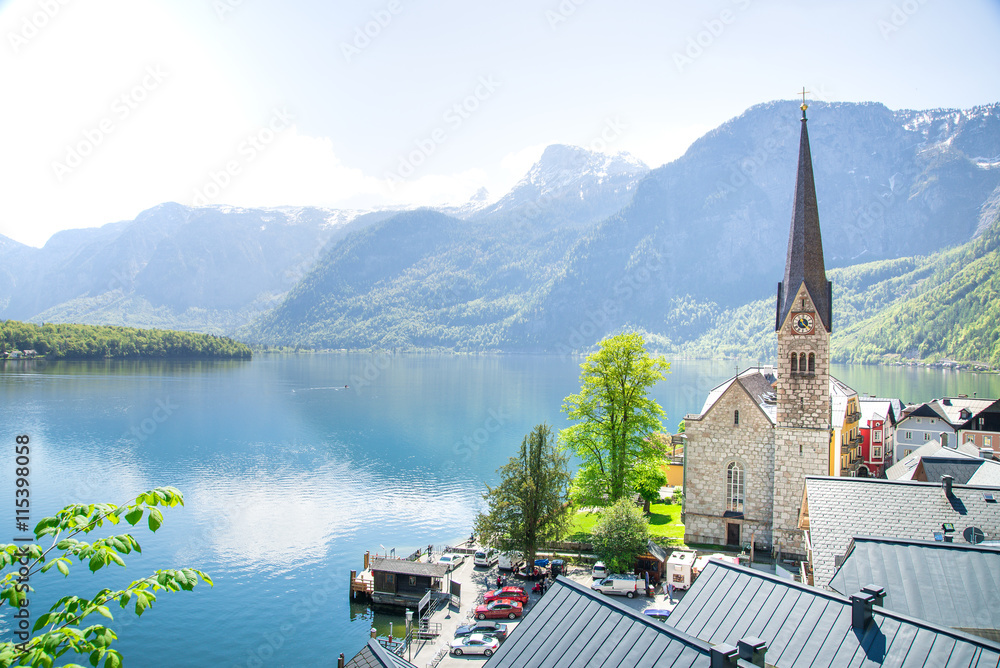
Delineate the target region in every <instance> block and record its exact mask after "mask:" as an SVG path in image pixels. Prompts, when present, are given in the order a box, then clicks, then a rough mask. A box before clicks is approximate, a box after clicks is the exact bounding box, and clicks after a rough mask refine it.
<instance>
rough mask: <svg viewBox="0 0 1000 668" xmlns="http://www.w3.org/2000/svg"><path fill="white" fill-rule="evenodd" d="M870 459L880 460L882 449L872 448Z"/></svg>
mask: <svg viewBox="0 0 1000 668" xmlns="http://www.w3.org/2000/svg"><path fill="white" fill-rule="evenodd" d="M872 457H874V458H875V459H882V448H880V447H878V446H876V447H874V448H872Z"/></svg>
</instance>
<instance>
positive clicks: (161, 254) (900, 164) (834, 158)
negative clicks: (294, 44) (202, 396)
mask: <svg viewBox="0 0 1000 668" xmlns="http://www.w3.org/2000/svg"><path fill="white" fill-rule="evenodd" d="M808 113H809V116H810V120H809V135H810V142H811V148H812V158H813V168H814V173H815V180H816V188H817V194H818V200H819V213H820V220H821V223H822V227H823V240H824V251H825V256H826V263H827V267H828V269H829V270H830V275H831V278H832V279H833V280H834V284H835V290H836V292H835V300H836V302H835V303H836V307H835V308H836V309H837V311H836V313H835V338H834V342H835V345H836V342H837V341H838V340H840V339H838V338H837V337H839V336H841V335H843V336H845V337H848V338H845V339H843V340H844V341H850V342H851V344H850V345H851V346H853V348H852V349H851V350H847V349H840V352H838V355H840V356H841V358H842V359H865V360H870V359H881V358H882V357H881V356H883V355H884V354H887V353H888V354H893V355H897V356H912V355H917V356H929V357H934V356H937V355H951V354H953V353H952V352H949V351H951V350H966V351H969V354H971V351H973V350H976V351H982V353H981V354H982V355H984V357H983V359H986V358H987V357H989V354H988V353H989V351H990V350H991V348H990V343H989V341H990V338H989V337H990V334H989V332H988V331H986V330H988V329H989V327H988V323H986V324H984V325H982V327H983V328H985V329H984V330H983V334H982V336H981V337H979V339H977V341H979V343H976V344H975V345H972V346H971V347H969V346H966V347H963V345H964V344H962V343H961V342H959V341H957V340H956V341H954V342H952V341H951V339H949V338H948V337H949V336H951V335H950V334H949V335H945V334H943V333H938V332H937V328H939V327H940V326H941V324H942V323H941V322H938V321H936V320H934V318H930V320H932V321H934V322H935V325H934V328H935V332H933V333H928V336H934V337H937V338H933V339H928V340H926V341H920V340H918V337H919V334H920V332H921V331H923V330H921V329H920V328H919V327H916V326H915V325H914V327H910V325H909V324H906V323H903V324H905V325H906V327H904V328H903V329H902V330H901V331H907V332H910V329H914V328H915V329H914V332H916V334H914V336H915V337H917V338H910V339H906V338H905V337H904V338H899V337H895V336H894V335H893V336H890V333H889V332H886V331H880V330H877V329H875V323H877V322H878V317H879V316H880V315H883V314H884V313H887V312H890V309H893V308H901V309H904V310H903V311H899V312H898V313H896V312H894V311H893V313H894V314H895V315H896V317H898V318H900V319H905V318H906V317H909V315H908V312H907V311H906V309H907V308H909V309H912V310H913V312H914V313H918V314H920V313H922V311H921V309H936V311H935V312H941V313H947V314H948V315H947V317H948V318H951V320H950V321H949V322H951V326H952V328H953V329H954V330H955V331H956V332H960V331H964V328H965V326H966V325H967V324H968V325H972V324H973V321H974V320H975V318H974V313H973V312H972V311H971V310H970V309H969V308H968V305H967V304H966V303H965V302H962V299H964V296H965V295H966V294H971V295H974V298H976V299H978V298H980V297H982V298H983V299H985V298H986V297H988V296H989V294H990V293H989V289H991V288H990V287H989V286H990V285H992V284H991V283H990V282H989V281H988V280H987V274H986V273H985V271H986V270H985V269H984V270H982V271H978V270H977V269H975V268H981V267H982V266H983V264H982V263H983V262H986V263H987V266H989V265H988V262H989V260H988V258H989V257H992V256H990V255H989V253H987V254H986V255H983V256H982V258H980V257H979V256H976V258H975V260H974V261H972V260H970V268H968V269H966V268H964V267H957V266H955V265H954V264H947V263H949V262H952V260H949V259H948V258H953V257H955V256H952V255H949V253H960V252H966V251H964V250H962V249H964V248H966V245H967V244H969V243H973V242H978V241H979V240H980V239H990V238H992V237H990V235H991V234H992V230H993V227H994V223H995V220H996V218H997V216H998V214H1000V104H994V105H988V106H983V107H977V108H974V109H969V110H955V109H936V110H927V111H911V110H903V111H892V110H890V109H888V108H886V107H885V106H883V105H881V104H876V103H865V104H849V103H815V104H813V105H812V106H811V107H810V109H809V112H808ZM799 117H800V112H799V109H798V104H797V103H795V102H784V101H781V102H771V103H767V104H761V105H757V106H755V107H752V108H751V109H748V110H747V111H746V112H744V113H743V114H741V115H740V116H738V117H736V118H733V119H732V120H730V121H728V122H726V123H724V124H723V125H721V126H720V127H718V128H716V129H715V130H713V131H711V132H709V133H708V134H706V135H705V136H703V137H701V138H700V139H699V140H697V141H696V142H695V143H694V144H692V146H691V147H690V148H689V150H688V151H687V152H686V153H685V154H684V155H683V156H682V157H680V158H679V159H677V160H675V161H673V162H671V163H669V164H666V165H663V166H661V167H658V168H656V169H653V170H650V169H648V167H647V166H646V165H644V164H642V163H641V162H639V161H638V160H636V159H634V158H632V157H631V156H628V155H627V154H618V155H613V156H608V155H603V154H598V153H593V152H590V151H587V150H585V149H580V148H575V147H569V146H562V145H555V146H550V147H548V148H547V149H546V150H545V151H544V152H543V154H542V156H541V158H540V159H539V161H538V162H537V163H536V164H535V165H533V166H532V167H531V169H530V170H529V171H528V173H527V174H526V175H525V176H524V178H523V179H521V180H520V181H519V182H518V183H517V184H516V185H515V186H514V187H513V188H512V189H511V190H510V192H508V193H506V194H504V195H503V196H501V197H500V198H499V199H496V200H495V201H493V200H491V198H490V196H489V194H488V193H486V192H485V191H480V192H479V193H477V194H476V196H474V197H473V198H472V199H471V200H470V201H469V202H468V203H466V204H464V205H462V206H459V207H451V208H445V209H438V210H430V209H420V210H414V211H399V210H394V211H389V210H385V211H378V212H370V213H367V214H363V215H362V214H358V213H356V212H342V211H330V210H323V209H308V208H304V209H291V208H282V209H235V208H226V207H212V208H203V209H189V208H187V207H181V206H179V205H176V204H164V205H161V206H159V207H155V208H154V209H151V210H150V211H147V212H144V213H143V214H141V215H140V216H138V217H137V218H136V219H135V220H133V221H123V222H119V223H113V224H111V225H106V226H104V227H102V228H98V229H94V230H75V231H70V232H64V233H60V234H58V235H55V236H54V237H53V238H52V239H51V240H50V242H49V243H48V244H46V246H45V248H43V249H40V250H39V249H30V248H27V247H22V246H20V245H18V244H13V243H3V242H2V240H0V268H2V271H0V317H6V318H19V319H24V320H28V319H30V320H35V321H38V320H47V321H74V322H88V323H104V324H129V325H138V326H160V327H171V328H180V329H193V330H200V331H209V332H219V333H228V332H234V331H236V332H239V335H240V336H243V337H245V338H246V339H247V340H249V341H251V342H254V343H258V344H282V345H300V346H306V347H317V348H371V347H383V348H388V347H391V348H404V349H405V348H423V349H448V350H470V351H472V350H490V351H496V350H503V351H524V352H536V351H537V352H558V353H561V354H567V353H573V352H583V351H586V350H587V349H589V348H591V347H592V346H593V345H594V344H595V343H596V342H597V341H599V340H600V339H601V338H602V337H603V336H604V335H606V334H609V333H612V332H616V331H620V330H621V329H622V328H631V329H636V330H640V331H644V332H646V333H647V337H648V340H649V341H650V342H651V343H652V344H653V345H654V346H655V347H656V348H658V349H660V350H662V351H665V352H674V353H680V354H697V355H706V356H718V355H722V354H727V355H728V354H755V355H761V356H764V355H773V352H769V350H770V348H769V347H770V346H771V345H772V343H771V340H772V339H773V334H772V333H771V332H772V331H773V320H772V318H773V312H772V311H773V299H774V290H775V286H776V284H777V282H778V280H779V279H780V277H781V275H782V270H783V266H784V259H785V249H786V245H787V238H788V237H787V235H788V227H789V220H790V216H791V209H792V206H791V199H792V194H793V191H794V179H795V166H796V163H797V150H798V136H799V127H800V121H799ZM983 243H985V242H983ZM970 252H971V251H970ZM963 257H964V256H963ZM939 262H945V265H939V264H938V263H939ZM973 265H974V267H973ZM935 272H938V273H937V274H936V273H935ZM948 272H951V273H952V274H954V275H955V276H956V277H959V278H961V280H962V281H968V282H963V283H962V284H961V285H959V286H957V287H954V288H950V287H948V286H947V285H946V284H945V283H942V282H941V281H943V279H944V278H945V277H947V275H948ZM936 275H939V278H936V279H933V280H931V279H932V277H933V276H936ZM938 284H940V285H941V290H943V291H944V292H942V294H946V295H948V299H952V300H954V301H956V302H957V303H959V305H958V306H957V307H956V309H951V308H950V307H949V304H950V303H951V302H949V303H937V302H935V301H934V299H935V297H934V294H935V293H925V292H922V290H924V289H925V286H931V285H938ZM926 289H929V287H927V288H926ZM983 290H986V292H985V293H984V292H983ZM959 292H960V293H961V294H959ZM909 300H917V301H909ZM983 303H986V302H983ZM904 304H906V306H905V307H904V306H903V305H904ZM923 317H924V319H925V320H927V319H928V317H927V314H924V316H923ZM942 317H944V316H942ZM900 322H903V321H902V320H901V321H900ZM907 322H908V321H907ZM911 333H912V332H911ZM900 336H902V334H900ZM925 343H926V345H924V344H925ZM953 344H954V345H953ZM845 345H846V344H845ZM970 345H971V344H970ZM890 349H891V350H890ZM962 354H966V353H962ZM976 354H977V355H979V354H980V353H978V352H977V353H976Z"/></svg>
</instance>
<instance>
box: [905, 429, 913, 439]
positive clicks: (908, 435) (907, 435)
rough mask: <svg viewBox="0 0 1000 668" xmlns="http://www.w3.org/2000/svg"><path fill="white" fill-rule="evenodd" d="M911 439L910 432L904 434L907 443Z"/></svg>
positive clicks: (911, 434)
mask: <svg viewBox="0 0 1000 668" xmlns="http://www.w3.org/2000/svg"><path fill="white" fill-rule="evenodd" d="M911 438H913V432H912V431H908V432H906V440H907V441H909V440H910V439H911Z"/></svg>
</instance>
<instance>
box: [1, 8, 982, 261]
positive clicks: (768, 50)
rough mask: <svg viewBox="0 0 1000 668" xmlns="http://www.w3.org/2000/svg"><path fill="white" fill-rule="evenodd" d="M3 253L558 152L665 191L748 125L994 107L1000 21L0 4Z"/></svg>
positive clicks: (970, 13)
mask: <svg viewBox="0 0 1000 668" xmlns="http://www.w3.org/2000/svg"><path fill="white" fill-rule="evenodd" d="M0 35H2V37H3V43H2V44H0V91H2V92H3V98H2V99H3V104H2V105H0V127H2V135H0V184H2V190H0V234H4V235H6V236H8V237H11V238H13V239H16V240H18V241H21V242H23V243H27V244H31V245H35V246H40V245H42V244H43V243H44V242H45V241H46V240H47V239H48V237H49V236H50V235H51V234H52V233H53V232H55V231H57V230H60V229H66V228H72V227H91V226H96V225H102V224H104V223H108V222H113V221H117V220H124V219H131V218H133V217H135V216H136V214H138V213H139V212H140V211H142V210H144V209H147V208H149V207H151V206H155V205H156V204H159V203H161V202H165V201H176V202H180V203H182V204H205V203H210V204H234V205H240V206H280V205H315V206H326V207H371V206H376V205H380V204H438V203H445V202H459V201H464V200H466V199H468V197H469V196H470V195H472V194H473V193H474V192H475V191H476V190H477V189H478V188H479V187H481V186H486V187H487V188H489V190H490V193H491V194H492V195H493V197H499V196H500V195H501V194H503V192H504V191H505V190H506V189H507V188H509V187H510V186H511V185H513V183H515V182H516V181H517V180H518V179H519V178H520V177H521V176H522V175H523V174H524V172H525V171H526V170H527V169H528V168H529V167H530V165H531V163H532V162H534V160H536V159H537V158H538V156H539V155H540V154H541V151H542V149H543V148H544V147H545V146H546V145H548V144H553V143H568V144H576V145H580V146H586V147H590V148H594V149H597V150H603V151H606V152H617V151H628V152H630V153H632V154H634V155H635V156H637V157H639V158H640V159H642V160H644V161H645V162H646V163H648V164H649V165H650V166H651V167H656V166H659V165H661V164H663V163H665V162H669V161H670V160H673V159H675V158H677V157H679V156H680V155H681V154H682V153H683V152H684V151H685V150H686V148H687V147H688V145H689V144H690V143H691V142H692V141H693V140H694V139H696V138H697V137H699V136H700V135H701V134H703V133H704V132H706V131H707V130H710V129H711V128H713V127H715V126H717V125H719V124H720V123H722V122H724V121H726V120H727V119H729V118H732V117H734V116H737V115H739V114H740V113H742V112H743V111H744V110H745V109H746V108H748V107H750V106H752V105H754V104H758V103H761V102H767V101H770V100H775V99H792V98H794V97H795V95H794V94H795V91H797V90H799V89H800V88H801V87H802V86H805V87H806V88H807V90H809V91H812V93H811V95H810V96H809V97H811V98H813V99H817V98H818V99H824V100H831V101H833V100H844V101H868V100H874V101H878V102H882V103H884V104H886V105H887V106H888V107H890V108H893V109H900V108H933V107H957V108H968V107H972V106H975V105H978V104H985V103H990V102H996V101H998V100H1000V92H998V87H1000V2H998V1H997V0H956V1H955V2H943V1H942V0H905V1H899V0H893V1H889V0H849V1H843V0H837V1H836V2H806V1H798V2H791V1H784V0H719V1H714V2H697V3H695V2H690V1H683V2H681V1H665V0H664V1H654V0H615V2H610V1H609V0H561V1H560V0H551V1H544V0H504V1H503V2H475V1H473V0H465V1H462V2H459V1H455V0H375V1H369V0H363V1H362V0H356V1H354V2H338V1H328V2H306V1H301V0H286V2H276V1H274V0H170V1H169V2H167V1H166V0H164V1H163V2H152V1H149V0H93V1H90V2H84V1H82V0H6V1H2V0H0Z"/></svg>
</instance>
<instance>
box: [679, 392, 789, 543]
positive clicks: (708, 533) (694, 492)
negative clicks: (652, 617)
mask: <svg viewBox="0 0 1000 668" xmlns="http://www.w3.org/2000/svg"><path fill="white" fill-rule="evenodd" d="M737 410H738V411H739V415H740V419H739V424H738V425H737V424H735V419H734V417H735V411H737ZM685 425H686V434H687V437H688V445H687V449H686V451H685V469H686V470H685V478H686V487H685V489H684V495H685V496H684V499H685V500H684V531H685V533H684V539H685V541H686V542H688V543H710V544H718V545H724V544H725V543H726V525H727V523H730V522H736V523H738V524H740V525H742V528H741V536H740V542H741V544H745V543H748V542H749V541H750V536H751V533H753V534H754V540H755V541H757V542H758V543H763V544H765V545H768V546H770V544H771V515H772V504H771V498H772V495H771V491H772V487H773V478H772V471H773V464H774V456H773V454H774V426H773V425H772V423H771V421H770V419H769V418H768V417H767V416H766V415H765V414H764V413H763V411H762V410H761V409H760V408H759V407H758V406H757V405H756V404H755V403H754V401H753V399H751V398H750V396H749V395H748V394H747V392H746V391H745V390H744V389H743V387H742V386H741V385H739V383H738V381H737V382H734V383H732V385H731V386H730V387H729V389H727V390H726V392H725V393H724V394H723V395H722V396H721V397H719V399H718V401H716V403H715V405H714V406H712V407H711V408H710V409H709V411H708V412H707V413H706V414H705V415H703V416H700V417H699V416H688V417H687V418H685ZM733 461H736V462H739V463H740V464H741V465H742V466H743V468H744V472H745V479H744V510H743V518H744V519H730V518H724V517H723V513H725V511H726V509H727V507H726V506H727V504H726V467H727V466H728V464H729V463H730V462H733Z"/></svg>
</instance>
